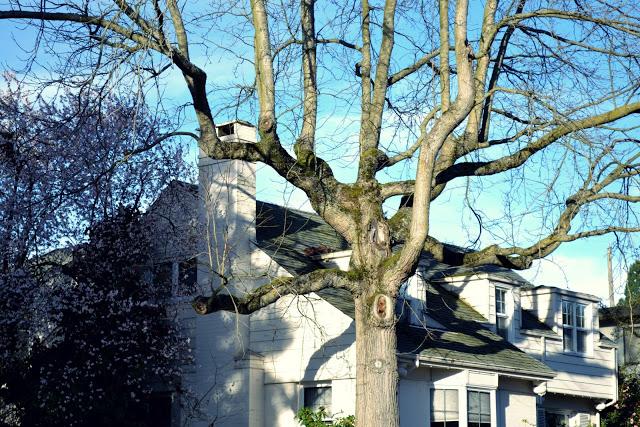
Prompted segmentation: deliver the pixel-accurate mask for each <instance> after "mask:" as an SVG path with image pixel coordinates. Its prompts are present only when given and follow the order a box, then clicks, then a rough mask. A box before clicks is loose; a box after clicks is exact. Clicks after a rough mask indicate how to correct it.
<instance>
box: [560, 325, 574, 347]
mask: <svg viewBox="0 0 640 427" xmlns="http://www.w3.org/2000/svg"><path fill="white" fill-rule="evenodd" d="M562 339H563V341H564V351H574V346H573V328H562Z"/></svg>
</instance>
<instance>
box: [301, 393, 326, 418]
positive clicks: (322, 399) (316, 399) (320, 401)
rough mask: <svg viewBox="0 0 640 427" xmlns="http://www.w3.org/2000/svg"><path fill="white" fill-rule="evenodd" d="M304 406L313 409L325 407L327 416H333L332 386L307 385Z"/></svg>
mask: <svg viewBox="0 0 640 427" xmlns="http://www.w3.org/2000/svg"><path fill="white" fill-rule="evenodd" d="M304 407H305V408H310V409H311V410H313V411H317V410H319V409H320V408H324V410H325V412H326V414H327V416H331V414H332V413H331V387H306V388H305V389H304Z"/></svg>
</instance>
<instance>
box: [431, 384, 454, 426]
mask: <svg viewBox="0 0 640 427" xmlns="http://www.w3.org/2000/svg"><path fill="white" fill-rule="evenodd" d="M431 427H458V390H431Z"/></svg>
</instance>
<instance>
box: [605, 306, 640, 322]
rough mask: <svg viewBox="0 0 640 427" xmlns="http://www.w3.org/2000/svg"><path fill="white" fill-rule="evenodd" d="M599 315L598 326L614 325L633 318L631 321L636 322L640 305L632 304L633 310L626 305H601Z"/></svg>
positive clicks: (639, 316)
mask: <svg viewBox="0 0 640 427" xmlns="http://www.w3.org/2000/svg"><path fill="white" fill-rule="evenodd" d="M598 314H599V316H600V326H614V325H621V324H629V323H630V322H631V319H632V318H633V323H634V324H638V319H640V306H638V305H634V306H633V310H631V309H630V308H629V306H626V305H624V306H623V305H617V306H614V307H603V308H601V309H600V310H599V311H598Z"/></svg>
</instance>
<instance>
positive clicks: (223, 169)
mask: <svg viewBox="0 0 640 427" xmlns="http://www.w3.org/2000/svg"><path fill="white" fill-rule="evenodd" d="M216 131H217V133H218V137H219V138H220V140H221V141H222V143H225V142H231V141H233V142H243V143H249V144H250V143H255V142H256V141H257V139H256V128H255V127H254V126H253V125H251V124H250V123H247V122H243V121H239V120H235V121H232V122H228V123H223V124H220V125H218V126H217V127H216ZM198 180H199V184H200V185H199V187H198V188H199V190H198V191H199V198H200V200H201V204H200V206H201V212H200V218H201V224H202V225H203V233H202V239H201V241H202V256H201V261H200V262H199V264H200V265H201V268H200V269H199V270H200V272H199V274H198V282H199V283H200V284H201V285H205V286H206V287H208V284H209V282H210V281H213V285H214V286H218V285H219V280H220V277H219V276H218V274H220V275H224V276H225V277H227V278H228V279H229V281H230V282H233V283H234V285H235V286H240V287H244V286H242V284H243V283H244V284H245V285H247V284H249V283H250V282H252V281H251V280H243V278H248V277H250V275H251V259H250V255H251V251H252V243H253V242H255V238H256V230H255V217H256V167H255V163H253V162H246V161H242V160H213V159H211V158H209V157H207V156H206V155H205V154H204V152H203V151H202V150H200V157H199V160H198ZM205 271H206V275H204V273H205ZM201 273H202V274H203V275H202V277H201ZM216 273H218V274H216ZM201 279H202V280H201ZM206 287H205V288H206ZM245 290H247V289H245Z"/></svg>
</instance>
